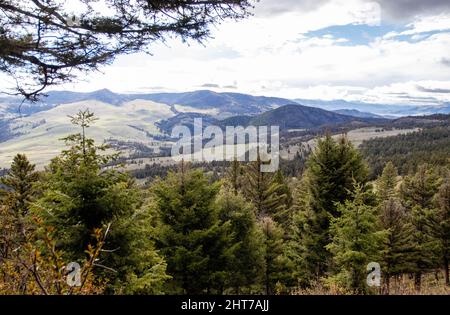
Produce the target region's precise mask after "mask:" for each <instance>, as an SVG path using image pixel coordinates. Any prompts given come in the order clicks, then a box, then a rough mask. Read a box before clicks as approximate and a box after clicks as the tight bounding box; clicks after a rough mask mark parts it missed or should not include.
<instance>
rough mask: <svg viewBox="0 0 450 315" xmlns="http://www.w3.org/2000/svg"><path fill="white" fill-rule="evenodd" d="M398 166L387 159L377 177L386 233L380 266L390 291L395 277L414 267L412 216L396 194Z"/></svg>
mask: <svg viewBox="0 0 450 315" xmlns="http://www.w3.org/2000/svg"><path fill="white" fill-rule="evenodd" d="M397 177H398V172H397V168H396V167H395V166H394V164H392V163H391V162H388V163H387V164H386V166H385V167H384V169H383V172H382V174H381V176H380V177H379V178H378V179H377V195H378V198H379V200H380V204H379V210H378V211H379V223H380V229H381V230H383V231H385V232H386V237H385V239H384V241H383V246H382V251H381V263H382V265H381V268H382V270H383V274H384V277H383V280H384V284H385V290H386V293H388V294H389V291H390V279H391V277H392V276H396V275H399V274H401V273H404V272H408V271H410V270H411V269H412V266H411V257H410V254H411V251H412V239H411V237H412V234H413V228H412V225H411V224H410V222H409V221H410V216H409V215H408V213H407V212H406V210H405V208H404V207H403V206H402V204H401V202H400V200H399V199H398V197H397V195H398V193H397V190H396V187H397V183H398V179H397Z"/></svg>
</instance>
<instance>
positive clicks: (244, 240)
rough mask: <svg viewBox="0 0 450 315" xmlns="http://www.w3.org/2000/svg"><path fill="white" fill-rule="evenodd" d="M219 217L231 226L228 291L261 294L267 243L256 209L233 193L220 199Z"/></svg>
mask: <svg viewBox="0 0 450 315" xmlns="http://www.w3.org/2000/svg"><path fill="white" fill-rule="evenodd" d="M217 204H218V207H219V216H220V219H221V220H222V221H223V222H227V221H229V222H230V223H231V231H232V233H233V239H232V244H233V245H232V251H231V256H230V259H229V260H228V262H227V263H228V267H227V287H229V291H230V292H232V293H235V294H239V293H259V292H261V291H260V287H261V283H262V276H263V274H264V267H265V261H264V256H263V255H264V242H263V235H262V232H261V230H260V227H259V225H258V224H257V221H256V217H255V213H254V209H253V205H252V204H251V203H249V202H247V201H245V199H244V198H243V197H242V196H241V195H240V194H238V195H235V193H234V191H230V190H228V189H224V190H223V191H222V192H221V193H220V194H219V196H218V199H217Z"/></svg>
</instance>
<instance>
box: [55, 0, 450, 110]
mask: <svg viewBox="0 0 450 315" xmlns="http://www.w3.org/2000/svg"><path fill="white" fill-rule="evenodd" d="M253 13H254V15H253V16H252V17H250V18H248V19H245V20H241V21H238V22H234V21H229V22H225V23H223V24H221V25H218V26H215V27H213V30H212V38H211V39H209V40H207V41H205V42H204V43H203V45H201V44H198V43H195V42H190V43H188V44H186V43H182V42H181V41H180V40H179V39H170V40H168V41H167V42H166V43H164V44H156V45H154V46H153V47H152V48H151V49H150V50H151V52H152V54H153V55H152V56H149V55H146V54H134V55H128V56H121V57H119V58H117V59H116V61H115V62H114V63H113V64H112V65H110V66H105V67H103V68H101V72H98V73H93V74H91V75H89V76H88V77H86V78H84V80H82V81H80V82H77V83H74V84H67V85H64V86H62V87H60V88H58V89H67V90H76V91H92V90H96V89H102V88H108V89H110V90H112V91H114V92H122V93H150V92H181V91H192V90H200V89H210V90H214V91H218V92H241V93H249V94H253V95H266V96H278V97H285V98H291V99H295V98H300V99H321V100H334V99H344V100H347V101H362V102H369V103H383V104H415V105H430V104H433V105H434V104H442V103H444V102H450V1H449V0H427V1H424V0H379V1H378V2H374V1H368V0H261V1H260V2H259V3H256V4H255V9H254V10H253Z"/></svg>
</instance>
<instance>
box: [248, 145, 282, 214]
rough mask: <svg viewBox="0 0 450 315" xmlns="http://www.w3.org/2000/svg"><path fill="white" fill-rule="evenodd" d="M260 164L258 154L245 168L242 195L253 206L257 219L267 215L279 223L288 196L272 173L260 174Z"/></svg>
mask: <svg viewBox="0 0 450 315" xmlns="http://www.w3.org/2000/svg"><path fill="white" fill-rule="evenodd" d="M262 164H263V162H262V161H261V158H260V156H259V154H258V156H257V160H256V161H254V162H251V163H249V164H248V165H247V167H246V168H245V171H244V176H245V180H244V183H243V193H244V196H245V197H246V198H247V199H248V200H249V201H251V202H253V204H254V205H255V210H256V216H257V217H258V218H262V217H264V216H268V215H269V216H271V217H272V218H274V219H275V220H278V221H281V220H282V218H283V216H285V213H286V210H287V198H288V196H287V195H286V194H285V192H284V190H285V189H284V188H283V184H280V183H278V182H277V181H276V180H275V177H274V174H273V173H267V172H261V165H262ZM281 180H283V179H282V178H281Z"/></svg>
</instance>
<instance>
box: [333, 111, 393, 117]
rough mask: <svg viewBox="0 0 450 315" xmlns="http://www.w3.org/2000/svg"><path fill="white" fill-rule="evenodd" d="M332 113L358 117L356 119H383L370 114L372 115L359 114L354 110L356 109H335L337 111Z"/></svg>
mask: <svg viewBox="0 0 450 315" xmlns="http://www.w3.org/2000/svg"><path fill="white" fill-rule="evenodd" d="M333 112H335V113H338V114H342V115H347V116H352V117H358V118H385V117H383V116H380V115H376V114H372V113H367V112H360V111H359V110H356V109H337V110H333Z"/></svg>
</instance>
